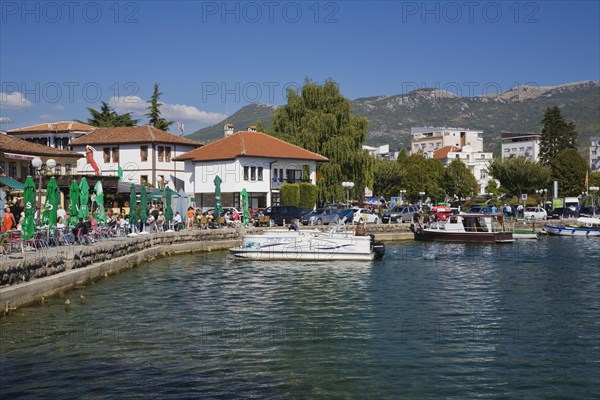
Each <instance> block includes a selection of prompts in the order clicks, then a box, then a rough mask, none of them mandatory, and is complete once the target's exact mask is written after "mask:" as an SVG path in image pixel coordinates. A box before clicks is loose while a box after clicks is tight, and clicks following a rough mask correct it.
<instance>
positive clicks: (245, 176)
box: [244, 167, 249, 181]
mask: <svg viewBox="0 0 600 400" xmlns="http://www.w3.org/2000/svg"><path fill="white" fill-rule="evenodd" d="M248 170H249V168H248V167H244V180H245V181H247V180H248Z"/></svg>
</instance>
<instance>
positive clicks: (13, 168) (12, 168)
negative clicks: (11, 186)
mask: <svg viewBox="0 0 600 400" xmlns="http://www.w3.org/2000/svg"><path fill="white" fill-rule="evenodd" d="M8 176H10V177H11V178H16V177H17V163H16V162H14V161H9V162H8Z"/></svg>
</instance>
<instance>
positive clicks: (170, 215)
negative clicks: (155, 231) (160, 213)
mask: <svg viewBox="0 0 600 400" xmlns="http://www.w3.org/2000/svg"><path fill="white" fill-rule="evenodd" d="M171 196H173V191H172V190H171V188H170V187H167V188H166V189H165V219H166V220H167V222H171V220H172V219H173V209H172V208H171Z"/></svg>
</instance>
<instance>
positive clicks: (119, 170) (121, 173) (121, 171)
mask: <svg viewBox="0 0 600 400" xmlns="http://www.w3.org/2000/svg"><path fill="white" fill-rule="evenodd" d="M117 175H118V176H119V182H123V168H121V167H119V169H118V170H117Z"/></svg>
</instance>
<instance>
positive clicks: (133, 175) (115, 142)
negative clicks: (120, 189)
mask: <svg viewBox="0 0 600 400" xmlns="http://www.w3.org/2000/svg"><path fill="white" fill-rule="evenodd" d="M71 146H72V148H73V151H76V152H78V153H81V154H84V155H86V148H87V146H90V148H91V150H92V157H93V160H94V162H95V163H96V164H97V166H98V169H99V174H100V175H103V176H117V175H118V174H119V168H121V170H122V173H123V182H126V183H135V184H141V185H143V184H147V185H149V186H151V187H156V188H162V187H164V185H165V184H168V186H169V187H171V188H174V189H175V190H177V191H178V190H180V189H183V190H184V191H185V192H186V193H193V187H190V186H188V185H186V184H185V182H189V181H190V176H189V172H186V171H185V169H184V163H183V162H182V161H175V160H174V159H175V158H176V157H178V156H181V155H182V154H185V153H187V152H189V151H191V150H194V149H196V148H198V147H199V146H202V144H201V143H199V142H196V141H194V140H191V139H187V138H185V137H182V136H176V135H173V134H171V133H169V132H165V131H162V130H160V129H157V128H155V127H153V126H149V125H145V126H130V127H115V128H97V129H95V130H94V131H92V132H90V133H89V134H87V135H85V136H82V137H80V138H78V139H75V140H73V141H72V142H71ZM77 170H78V172H79V174H84V175H89V174H95V170H94V168H93V165H92V164H91V163H90V162H89V160H88V159H87V158H82V159H81V160H79V162H78V164H77ZM169 182H170V183H169Z"/></svg>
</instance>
